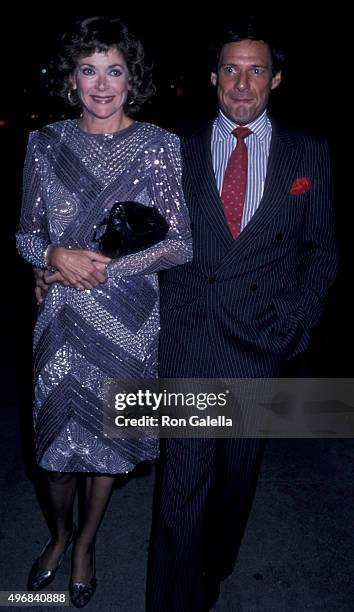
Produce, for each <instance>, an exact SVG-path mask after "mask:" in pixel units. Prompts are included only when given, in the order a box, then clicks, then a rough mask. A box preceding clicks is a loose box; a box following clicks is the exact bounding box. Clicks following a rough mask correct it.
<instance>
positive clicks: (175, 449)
mask: <svg viewBox="0 0 354 612" xmlns="http://www.w3.org/2000/svg"><path fill="white" fill-rule="evenodd" d="M282 59H283V58H282V53H281V52H280V51H278V50H277V49H275V48H274V47H273V46H272V44H271V42H270V41H269V40H268V39H267V36H266V35H264V34H263V33H262V32H257V31H256V30H252V28H251V27H248V28H247V30H245V31H238V30H233V31H229V32H228V33H227V34H226V35H225V37H224V38H223V39H222V41H221V43H220V45H219V48H218V52H217V54H216V61H215V65H214V68H213V71H212V73H211V82H212V84H213V85H214V86H215V87H216V92H217V98H218V105H219V113H218V115H217V117H216V119H215V121H214V122H213V124H212V125H210V126H208V127H207V128H206V129H205V130H203V131H201V132H199V133H198V134H196V135H194V136H193V137H190V138H188V139H185V140H184V142H183V147H182V150H183V160H184V192H185V196H186V200H187V204H188V206H189V211H190V216H191V223H192V231H193V239H194V244H193V250H194V259H193V262H191V263H188V264H186V265H183V266H179V267H177V268H174V269H171V270H168V271H165V272H163V273H162V274H161V279H160V280H161V283H160V287H161V336H160V355H159V368H160V376H161V377H162V378H225V377H230V378H241V377H244V378H253V377H254V378H259V377H275V376H278V375H279V374H280V372H281V371H282V368H283V367H284V365H285V363H286V362H287V360H289V359H291V358H293V357H294V356H295V355H297V354H299V353H300V352H302V351H303V350H304V349H306V347H307V345H308V340H309V334H310V330H311V328H312V327H314V326H315V325H316V323H317V322H318V320H319V318H320V316H321V312H322V307H323V300H324V297H325V294H326V292H327V290H328V288H329V287H330V285H331V284H332V283H333V280H334V278H335V273H336V248H335V238H334V218H333V210H332V207H331V186H330V168H329V157H328V151H327V147H326V144H325V143H324V142H322V141H317V140H314V139H312V138H310V137H308V136H307V135H305V134H302V133H297V132H295V131H290V130H289V129H284V128H282V127H281V126H278V125H277V124H276V123H275V122H273V121H272V120H271V119H270V118H269V116H268V113H267V103H268V99H269V96H270V93H271V91H272V90H274V89H276V88H277V87H278V86H279V84H280V82H281V77H282V74H281V68H282ZM237 128H241V129H237ZM245 128H247V129H245ZM235 145H236V146H235ZM263 448H264V444H263V440H260V439H218V440H214V439H199V440H193V439H189V440H188V439H187V440H185V439H179V440H169V441H167V443H166V448H165V460H164V466H163V473H162V484H161V495H160V499H159V500H158V503H157V508H158V512H157V514H156V516H155V525H154V529H153V535H152V539H151V546H150V559H149V570H148V582H147V610H148V612H167V611H168V612H204V611H205V610H209V609H211V607H212V605H213V604H214V603H215V601H216V599H217V596H218V592H219V584H220V580H222V579H223V578H225V577H226V576H228V575H230V574H231V573H232V571H233V567H234V564H235V561H236V558H237V552H238V548H239V546H240V543H241V539H242V535H243V532H244V529H245V527H246V522H247V518H248V515H249V512H250V509H251V504H252V500H253V496H254V492H255V487H256V480H257V476H258V471H259V468H260V463H261V459H262V454H263ZM213 500H214V503H211V502H212V501H213Z"/></svg>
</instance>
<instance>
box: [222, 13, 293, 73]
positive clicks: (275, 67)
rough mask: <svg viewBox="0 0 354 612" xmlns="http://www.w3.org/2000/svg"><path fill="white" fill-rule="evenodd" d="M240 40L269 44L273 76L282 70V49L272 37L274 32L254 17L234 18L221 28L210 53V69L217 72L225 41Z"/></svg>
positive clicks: (283, 58)
mask: <svg viewBox="0 0 354 612" xmlns="http://www.w3.org/2000/svg"><path fill="white" fill-rule="evenodd" d="M242 40H261V41H262V42H264V43H266V44H267V45H268V46H269V49H270V53H271V57H272V73H273V76H274V75H275V74H276V73H277V72H279V71H280V70H282V68H283V65H284V60H285V57H284V51H283V49H282V48H281V46H280V45H279V43H278V42H277V40H276V39H275V37H274V33H273V32H272V29H271V27H270V26H268V25H267V24H266V23H265V21H264V20H263V19H256V18H254V17H248V16H247V17H240V18H238V19H237V18H235V20H234V24H231V23H230V22H229V24H228V25H227V26H226V27H224V28H223V30H222V33H221V35H220V36H219V39H218V41H217V43H216V44H215V45H214V47H213V49H212V53H211V69H212V71H213V72H217V71H218V68H219V62H220V57H221V52H222V49H223V47H224V45H226V44H227V43H231V42H240V41H242Z"/></svg>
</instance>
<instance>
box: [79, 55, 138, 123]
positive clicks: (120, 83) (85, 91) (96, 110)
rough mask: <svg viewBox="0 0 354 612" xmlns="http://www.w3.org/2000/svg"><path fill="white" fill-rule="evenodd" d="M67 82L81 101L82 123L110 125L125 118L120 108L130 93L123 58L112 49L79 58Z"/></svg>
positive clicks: (127, 72)
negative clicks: (93, 122)
mask: <svg viewBox="0 0 354 612" xmlns="http://www.w3.org/2000/svg"><path fill="white" fill-rule="evenodd" d="M70 81H71V84H72V87H73V89H76V90H77V94H78V96H79V99H80V101H81V104H82V107H83V119H84V120H87V119H89V120H91V121H92V120H95V119H99V120H107V122H108V123H112V120H113V121H114V120H115V119H118V120H119V119H120V118H121V117H122V116H124V112H123V106H124V103H125V101H126V99H127V95H128V92H129V89H130V85H129V71H128V67H127V64H126V62H125V59H124V57H123V55H122V54H121V53H120V52H119V51H118V50H117V49H116V48H115V47H112V48H110V49H109V50H108V51H107V52H104V51H102V52H99V51H95V53H93V54H92V55H90V56H88V57H81V58H80V59H79V60H78V64H77V67H76V69H75V72H74V74H73V75H72V77H71V79H70ZM105 123H106V122H105Z"/></svg>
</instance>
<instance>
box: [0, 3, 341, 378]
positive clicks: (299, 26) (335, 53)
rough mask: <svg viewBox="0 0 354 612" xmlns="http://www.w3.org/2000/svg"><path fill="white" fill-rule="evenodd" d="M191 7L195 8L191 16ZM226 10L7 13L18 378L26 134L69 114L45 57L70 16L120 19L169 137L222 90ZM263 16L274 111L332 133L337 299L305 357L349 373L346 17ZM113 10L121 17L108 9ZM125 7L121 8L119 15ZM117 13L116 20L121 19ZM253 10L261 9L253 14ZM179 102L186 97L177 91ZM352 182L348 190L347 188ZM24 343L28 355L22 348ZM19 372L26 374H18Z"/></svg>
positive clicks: (6, 105) (9, 249)
mask: <svg viewBox="0 0 354 612" xmlns="http://www.w3.org/2000/svg"><path fill="white" fill-rule="evenodd" d="M190 6H191V5H189V8H190ZM230 6H232V5H230V4H223V5H220V9H221V10H220V15H218V14H217V9H218V8H219V7H214V9H213V10H211V9H207V8H206V7H205V6H203V5H196V4H193V16H191V15H189V12H188V5H187V4H186V5H181V4H179V5H178V7H177V5H175V4H173V3H171V4H170V5H169V4H166V5H165V6H164V7H162V8H161V6H160V5H158V4H151V3H149V5H147V4H143V5H139V4H134V5H131V6H129V4H128V5H126V6H120V5H115V4H114V5H112V3H108V4H105V5H102V7H100V9H101V10H100V9H98V8H97V7H95V8H93V9H92V6H90V7H89V6H88V5H87V4H85V5H84V4H83V3H80V2H75V3H72V6H71V7H70V5H65V4H63V3H60V6H59V3H56V4H55V5H53V6H52V5H51V6H49V5H47V6H45V7H42V8H40V9H39V8H36V7H34V8H33V9H31V10H30V9H26V10H25V11H24V10H23V9H21V10H20V9H19V7H14V8H13V9H12V10H11V9H8V11H7V13H6V14H4V15H3V18H2V20H1V25H0V33H1V43H2V44H1V47H2V49H1V58H2V62H1V64H2V68H1V74H2V79H1V80H2V85H3V87H2V94H1V96H0V121H3V122H5V124H4V125H1V126H0V143H1V151H2V156H3V161H2V168H3V173H2V181H1V184H2V189H1V192H2V198H1V199H2V220H3V233H2V241H1V244H2V248H3V261H5V262H6V267H5V269H6V271H7V274H6V276H7V279H6V285H5V287H6V289H5V295H4V298H3V321H4V322H5V325H4V342H5V346H6V351H3V358H5V362H6V363H7V364H9V363H10V362H12V363H14V362H16V363H17V366H18V368H19V372H20V374H19V375H20V377H21V380H24V379H23V376H24V372H29V373H30V369H31V368H30V365H29V363H30V353H31V334H32V324H33V321H34V317H35V310H36V307H35V304H34V300H33V281H32V276H31V271H30V268H29V266H27V265H26V264H25V263H24V262H22V261H21V260H20V258H19V257H18V256H17V254H16V251H15V246H14V233H15V231H16V227H17V224H18V219H19V214H20V201H21V182H22V178H21V174H22V164H23V157H24V153H25V146H26V142H27V137H28V132H29V131H30V130H32V129H36V128H37V127H40V126H42V125H44V124H46V123H49V122H52V121H56V120H58V119H61V118H62V117H69V116H73V115H72V113H73V111H72V110H71V109H70V108H68V107H66V106H65V104H64V103H61V102H59V101H57V100H56V99H54V98H51V97H49V95H48V93H47V92H46V88H45V84H46V79H47V76H46V75H45V74H42V72H41V70H42V69H43V68H45V69H47V68H48V61H49V58H50V56H51V54H52V52H53V50H54V48H55V43H56V41H57V40H58V39H59V38H60V35H61V34H62V32H63V31H64V30H65V29H66V28H67V27H68V25H70V23H71V22H72V20H73V19H77V18H80V17H85V16H91V15H95V14H99V13H100V12H101V14H108V15H116V14H118V15H119V16H122V17H124V18H125V20H126V21H127V22H128V25H130V26H131V28H132V29H133V30H134V31H135V32H136V33H137V34H138V35H139V37H140V38H141V39H142V40H143V42H144V45H145V48H146V50H147V53H148V55H149V56H151V57H152V58H153V60H154V75H155V79H154V80H155V83H156V85H157V94H156V96H155V98H154V99H153V101H152V103H151V104H148V105H147V106H146V108H145V109H144V110H143V112H142V114H141V116H140V117H139V118H140V119H142V120H148V121H152V122H156V123H158V124H159V125H162V126H163V127H166V128H168V129H172V130H176V131H180V132H188V131H189V130H191V129H192V128H193V126H195V125H198V124H199V123H200V122H201V121H203V120H205V119H208V118H211V117H212V116H213V114H214V112H215V108H216V106H215V98H214V96H215V91H214V88H212V86H211V85H210V82H209V73H210V69H209V63H208V50H209V47H210V43H211V42H212V40H213V38H214V32H215V31H216V30H217V29H218V28H219V26H220V25H221V24H222V21H223V19H224V18H225V17H230V16H231V14H232V11H231V12H230ZM273 6H274V5H269V6H267V8H266V9H263V15H264V19H265V20H266V21H267V23H268V24H269V23H270V24H272V25H273V27H274V31H275V32H277V34H278V37H279V38H280V40H281V42H282V43H283V46H284V48H285V51H286V56H287V62H286V68H285V70H284V75H283V76H284V80H283V83H282V84H281V86H280V88H279V90H277V91H275V92H273V96H272V99H271V111H272V113H273V115H274V116H275V117H276V118H278V119H280V120H282V121H285V122H286V123H288V124H290V125H293V126H295V127H301V128H305V129H308V130H310V131H312V132H314V133H317V134H320V135H323V136H325V137H326V138H327V139H328V141H329V144H330V147H331V150H332V157H333V173H334V182H335V205H336V212H337V226H338V239H339V248H340V255H341V264H340V271H339V275H338V279H337V281H336V284H335V287H334V288H333V290H332V291H331V293H330V296H329V299H328V302H327V305H326V310H325V316H324V320H323V321H322V322H321V324H320V325H319V327H318V328H317V330H315V332H314V334H313V340H312V344H311V350H310V351H309V353H308V355H307V358H308V359H309V363H310V365H311V374H316V375H318V376H337V377H345V376H348V377H350V376H351V375H352V365H351V351H352V344H353V331H352V324H351V313H352V310H353V298H352V297H351V295H350V294H351V293H352V292H351V286H350V285H351V283H350V282H349V283H348V281H347V279H348V278H349V279H351V278H352V274H351V267H352V261H353V240H352V238H351V226H352V222H353V213H352V207H353V206H352V203H351V201H350V200H351V199H349V198H348V194H349V191H348V187H349V183H347V180H346V179H347V177H348V176H350V174H351V169H350V168H349V165H348V166H346V164H345V159H346V157H345V155H344V153H343V147H344V146H345V140H344V134H345V126H343V119H345V121H346V123H348V117H345V115H344V112H346V113H350V104H349V95H348V91H349V90H348V86H347V81H348V82H350V78H349V77H348V78H347V79H345V78H344V77H343V76H340V74H339V68H340V66H342V65H344V64H345V62H344V61H343V56H344V58H345V51H344V40H345V36H344V34H343V24H344V23H345V21H346V18H347V15H345V14H343V13H341V12H340V11H338V10H337V11H336V12H334V11H333V9H331V8H328V9H324V8H323V7H322V8H321V10H318V8H316V7H309V6H306V3H303V4H296V5H294V4H291V5H289V6H286V5H284V6H283V7H282V8H281V9H275V8H272V7H273ZM112 7H113V10H112ZM120 8H122V10H119V9H120ZM114 9H117V12H114ZM254 13H256V9H255V10H254ZM181 94H182V95H181ZM346 183H347V186H346ZM19 347H20V350H19ZM22 366H23V367H22Z"/></svg>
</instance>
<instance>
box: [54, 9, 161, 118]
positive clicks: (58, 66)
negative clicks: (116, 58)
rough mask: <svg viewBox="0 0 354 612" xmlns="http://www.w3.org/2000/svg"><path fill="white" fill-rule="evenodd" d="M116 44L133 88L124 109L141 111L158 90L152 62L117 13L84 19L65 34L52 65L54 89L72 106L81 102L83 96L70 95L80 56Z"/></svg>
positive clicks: (128, 112)
mask: <svg viewBox="0 0 354 612" xmlns="http://www.w3.org/2000/svg"><path fill="white" fill-rule="evenodd" d="M112 47H115V48H116V49H117V50H118V51H119V52H120V53H122V55H123V57H124V59H125V61H126V64H127V67H128V70H129V75H130V79H129V83H130V86H131V89H130V91H129V95H128V98H127V101H126V103H125V104H124V112H125V113H126V114H127V115H132V114H134V113H136V112H137V111H139V110H140V108H141V106H142V105H143V104H144V102H145V101H146V100H148V99H149V98H150V97H151V96H152V95H153V94H154V93H155V87H154V85H153V83H152V77H151V72H152V65H151V64H149V63H147V61H146V58H145V52H144V48H143V45H142V43H141V42H140V40H139V39H138V38H137V37H136V36H135V35H134V34H132V33H131V32H130V31H129V30H128V27H127V26H126V25H125V23H124V22H123V21H121V19H119V18H115V17H114V18H111V17H89V18H87V19H82V20H80V21H78V22H77V23H76V24H75V26H74V27H73V29H72V30H71V31H69V32H66V33H65V34H64V35H63V36H62V39H61V48H60V50H59V52H58V54H57V57H56V58H55V59H54V60H53V62H52V65H51V69H52V73H53V78H52V81H51V84H52V93H58V94H59V95H60V96H61V97H62V98H64V99H65V100H66V101H69V103H70V104H71V105H72V106H79V104H80V100H79V99H78V97H77V96H76V95H75V97H73V96H71V97H69V99H68V93H69V91H70V90H71V85H70V81H69V76H70V74H72V73H73V71H74V70H75V68H76V66H77V62H78V60H79V59H80V57H86V56H90V55H92V54H93V53H95V52H96V51H98V52H105V51H108V50H109V49H111V48H112ZM73 93H74V92H73Z"/></svg>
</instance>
